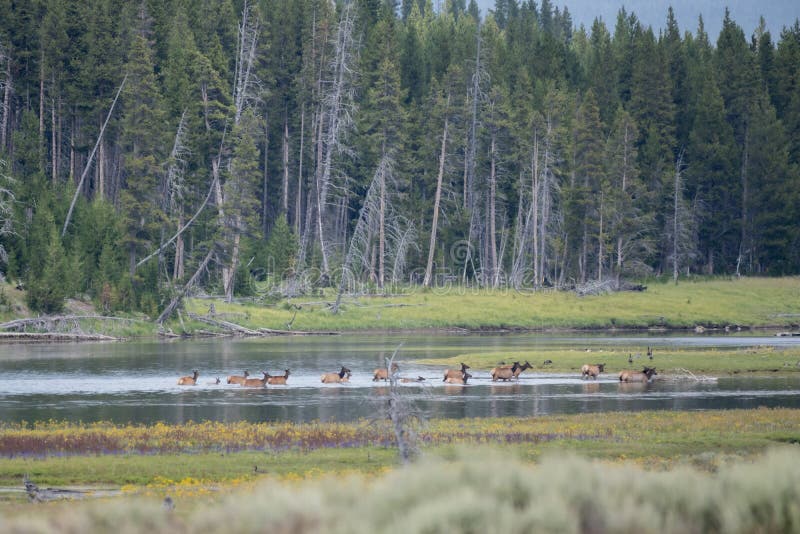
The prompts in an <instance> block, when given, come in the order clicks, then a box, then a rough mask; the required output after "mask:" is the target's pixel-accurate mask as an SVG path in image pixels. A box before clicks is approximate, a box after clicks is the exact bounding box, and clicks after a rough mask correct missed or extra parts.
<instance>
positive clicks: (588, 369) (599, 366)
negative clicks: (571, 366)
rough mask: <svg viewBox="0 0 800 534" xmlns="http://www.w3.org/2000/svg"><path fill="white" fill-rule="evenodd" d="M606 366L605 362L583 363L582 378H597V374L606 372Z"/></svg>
mask: <svg viewBox="0 0 800 534" xmlns="http://www.w3.org/2000/svg"><path fill="white" fill-rule="evenodd" d="M605 366H606V364H604V363H595V364H589V363H585V364H583V367H581V378H592V379H594V380H597V375H599V374H600V373H604V372H605Z"/></svg>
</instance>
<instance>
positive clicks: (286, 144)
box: [283, 112, 289, 220]
mask: <svg viewBox="0 0 800 534" xmlns="http://www.w3.org/2000/svg"><path fill="white" fill-rule="evenodd" d="M283 213H284V215H286V218H287V220H288V218H289V117H288V112H286V113H284V115H283Z"/></svg>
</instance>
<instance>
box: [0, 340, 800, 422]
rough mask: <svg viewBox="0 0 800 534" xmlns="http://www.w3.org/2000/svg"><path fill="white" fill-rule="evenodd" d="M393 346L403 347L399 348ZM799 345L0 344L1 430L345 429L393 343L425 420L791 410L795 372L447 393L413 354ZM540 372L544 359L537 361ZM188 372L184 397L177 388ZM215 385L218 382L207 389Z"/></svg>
mask: <svg viewBox="0 0 800 534" xmlns="http://www.w3.org/2000/svg"><path fill="white" fill-rule="evenodd" d="M401 344H402V345H401ZM622 345H624V346H629V345H641V346H642V348H644V347H645V346H647V345H649V346H652V347H656V350H659V349H663V348H667V347H670V346H673V347H680V346H683V347H686V346H695V347H746V346H755V345H763V346H776V347H778V348H781V347H800V338H777V337H772V336H768V335H764V336H763V337H758V336H748V337H744V336H685V335H684V336H676V337H669V336H664V337H654V336H648V337H645V336H640V337H632V336H630V335H623V336H610V335H603V336H583V335H581V336H577V335H576V336H570V335H561V336H553V335H544V334H521V335H457V334H454V335H429V334H420V333H410V334H397V335H345V336H335V337H279V338H266V339H211V340H192V341H185V340H181V341H135V342H126V343H91V344H85V343H82V344H5V345H0V420H2V421H4V422H20V421H29V422H30V421H37V420H47V419H54V420H59V421H61V420H68V421H83V422H91V421H112V422H115V423H128V422H132V423H153V422H156V421H164V422H169V423H177V422H184V421H189V420H192V421H203V420H216V421H226V422H233V421H240V420H246V421H253V422H256V421H294V422H304V421H314V420H321V421H352V420H357V419H361V418H367V417H372V416H374V415H375V414H376V413H380V410H381V409H382V406H384V405H385V398H386V397H385V396H386V394H387V387H386V386H385V385H384V384H383V383H375V382H373V381H372V370H373V369H374V368H376V367H379V366H383V362H384V357H388V356H391V354H392V353H393V351H394V350H395V349H397V348H398V347H401V348H400V350H399V352H398V354H397V357H396V360H397V361H399V362H400V368H401V373H400V374H401V375H402V376H406V377H415V378H416V377H417V376H423V377H425V378H426V380H425V381H424V382H422V383H418V384H417V383H415V384H403V390H402V391H403V393H404V394H406V395H407V398H408V399H409V400H412V401H414V403H415V405H416V407H418V408H420V409H421V410H423V412H424V413H425V414H426V415H427V416H428V417H454V418H460V417H486V416H513V415H517V416H532V415H541V414H559V413H578V412H601V411H620V410H628V411H635V410H653V409H665V410H666V409H681V410H715V409H730V408H751V407H757V406H767V407H778V406H781V407H794V408H800V376H777V377H731V378H727V377H726V378H719V379H718V380H717V381H713V382H688V381H666V380H665V381H659V382H656V383H653V384H649V385H633V384H619V383H618V382H617V380H616V377H615V375H613V374H612V375H610V376H603V375H601V378H600V379H599V380H597V382H586V381H582V380H580V378H579V377H578V376H577V374H569V375H567V374H561V375H558V374H541V373H536V372H531V371H527V372H525V373H524V374H523V375H522V377H521V379H520V380H519V382H515V383H493V382H491V380H490V379H489V375H488V373H487V372H485V371H476V372H474V373H473V375H474V378H473V380H472V381H471V382H470V384H469V385H468V386H447V385H444V384H443V383H442V381H441V376H442V373H441V371H442V367H436V366H427V365H420V364H419V363H417V360H419V359H422V358H439V357H448V356H454V355H457V354H462V353H466V352H485V351H492V352H502V351H512V350H536V349H537V348H550V347H567V348H576V347H577V348H583V347H586V348H602V347H604V346H606V347H610V346H622ZM535 363H538V364H541V362H535ZM342 365H344V366H346V367H348V368H349V369H351V370H352V371H353V376H352V378H351V381H350V383H349V384H341V385H339V384H337V385H333V384H330V385H328V384H321V383H320V375H321V374H322V373H327V372H335V371H338V370H339V368H340V367H341V366H342ZM287 368H288V369H291V376H290V378H289V382H288V385H286V386H268V387H267V388H264V389H247V388H242V387H241V386H235V385H227V384H225V377H226V376H227V375H230V374H241V373H242V371H243V370H244V369H248V370H249V371H250V373H251V374H252V375H254V376H256V375H257V376H260V374H258V373H260V371H262V370H264V371H268V372H269V373H270V374H272V375H277V374H282V371H283V370H284V369H287ZM192 369H198V370H199V372H200V378H199V380H198V385H197V386H194V387H182V386H178V385H177V384H176V381H177V378H178V377H179V376H183V375H188V374H191V371H192ZM217 377H219V378H220V379H221V380H222V383H221V384H214V383H213V382H214V379H215V378H217Z"/></svg>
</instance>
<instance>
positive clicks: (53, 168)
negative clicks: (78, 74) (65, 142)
mask: <svg viewBox="0 0 800 534" xmlns="http://www.w3.org/2000/svg"><path fill="white" fill-rule="evenodd" d="M50 129H51V130H52V132H53V133H52V135H51V136H50V153H51V158H50V179H51V181H52V182H53V185H55V184H56V183H57V182H58V127H57V124H56V101H55V98H50Z"/></svg>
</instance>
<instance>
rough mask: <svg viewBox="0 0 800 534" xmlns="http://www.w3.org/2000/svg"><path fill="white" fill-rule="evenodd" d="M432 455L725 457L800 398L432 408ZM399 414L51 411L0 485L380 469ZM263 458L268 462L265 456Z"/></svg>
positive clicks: (656, 460)
mask: <svg viewBox="0 0 800 534" xmlns="http://www.w3.org/2000/svg"><path fill="white" fill-rule="evenodd" d="M415 432H416V435H417V440H416V444H417V446H418V448H419V450H420V451H421V453H422V454H423V455H426V456H428V455H429V456H434V457H445V458H447V457H449V456H450V455H451V454H452V451H453V450H455V449H457V448H459V447H467V446H469V447H471V446H476V445H480V446H491V447H492V448H497V449H501V450H504V451H508V452H511V453H513V454H514V455H515V456H516V457H518V458H520V459H521V460H525V461H537V460H538V459H539V458H540V457H541V456H542V455H543V454H546V453H548V452H563V451H571V452H573V453H575V454H580V455H582V456H587V457H591V458H596V459H599V460H604V461H612V462H633V463H636V464H638V465H641V466H646V467H648V468H658V469H667V468H674V467H676V466H679V465H684V464H691V465H695V466H697V467H699V468H701V469H706V470H707V469H716V468H717V467H718V463H719V462H724V461H725V458H726V457H727V456H734V457H739V456H747V455H752V454H757V453H762V452H764V451H765V450H767V449H768V448H770V447H771V446H775V445H778V444H787V443H788V444H791V443H800V410H795V409H766V408H763V409H752V410H730V411H726V410H719V411H705V412H686V411H646V412H636V413H626V412H608V413H602V414H576V415H559V416H545V417H526V418H517V417H501V418H478V419H433V420H430V421H427V422H426V423H424V424H423V425H422V426H420V427H418V428H416V429H415ZM392 436H393V434H392V432H391V429H390V427H389V424H388V422H369V421H363V422H358V423H347V424H342V423H320V422H317V423H309V424H294V423H245V422H237V423H215V422H210V421H207V422H202V423H187V424H183V425H166V424H162V423H158V424H154V425H112V424H110V423H93V424H80V423H63V422H40V423H34V424H19V425H8V424H6V425H3V426H1V427H0V486H8V487H12V486H18V485H19V483H20V480H21V478H22V476H23V475H24V474H25V473H28V474H29V476H30V477H31V478H32V479H34V480H36V481H37V483H38V484H40V485H43V484H49V485H93V484H100V485H112V486H113V485H116V486H123V485H135V486H147V485H149V484H154V483H158V482H159V481H161V482H162V483H163V481H165V480H171V481H180V480H183V479H185V478H187V477H188V478H191V479H195V480H204V481H208V482H209V483H215V484H219V483H226V482H230V481H232V480H254V479H258V478H261V477H264V476H278V477H284V476H287V477H290V478H306V477H308V476H310V475H313V474H315V473H316V474H317V475H319V474H321V473H332V472H333V473H335V472H343V471H344V472H351V471H360V472H366V473H380V472H383V471H384V470H387V469H392V468H394V467H396V466H397V456H396V451H395V442H394V438H393V437H392ZM256 466H257V469H256V468H255V467H256Z"/></svg>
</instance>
